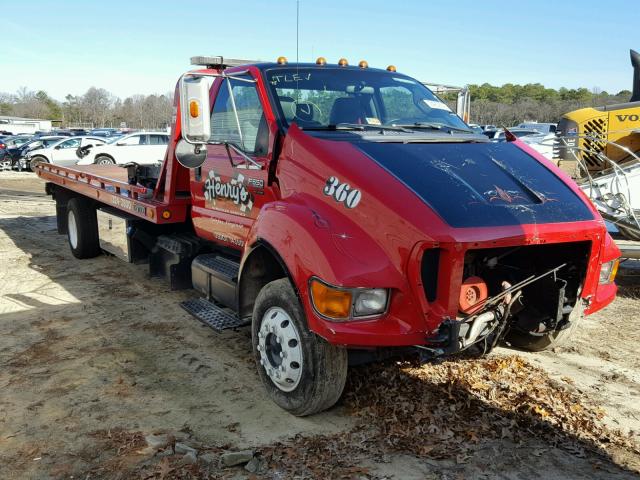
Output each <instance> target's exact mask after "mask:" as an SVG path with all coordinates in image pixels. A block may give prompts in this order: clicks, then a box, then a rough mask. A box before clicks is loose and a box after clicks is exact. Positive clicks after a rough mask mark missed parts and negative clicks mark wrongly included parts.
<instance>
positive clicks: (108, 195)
mask: <svg viewBox="0 0 640 480" xmlns="http://www.w3.org/2000/svg"><path fill="white" fill-rule="evenodd" d="M35 172H36V174H37V175H38V176H39V177H40V178H42V179H43V180H45V181H47V182H50V183H53V184H56V185H58V186H61V187H63V188H66V189H68V190H71V191H73V192H77V193H79V194H81V195H83V196H86V197H89V198H92V199H94V200H97V201H99V202H101V203H104V204H105V205H108V206H110V207H112V208H116V209H118V210H122V211H123V212H126V213H127V214H130V215H134V216H137V217H139V218H142V219H144V220H147V221H149V222H152V223H157V224H165V223H180V222H184V221H185V220H186V218H187V212H188V209H189V206H190V203H191V202H190V200H191V199H190V197H188V198H182V199H176V200H174V201H173V202H171V203H169V202H166V201H164V200H163V199H162V198H158V196H157V194H156V193H155V192H154V191H153V190H152V189H150V188H147V187H145V186H143V185H131V184H129V183H128V177H127V170H126V169H124V168H122V167H119V166H117V165H74V166H73V167H62V166H59V165H54V164H51V163H38V164H37V165H36V166H35Z"/></svg>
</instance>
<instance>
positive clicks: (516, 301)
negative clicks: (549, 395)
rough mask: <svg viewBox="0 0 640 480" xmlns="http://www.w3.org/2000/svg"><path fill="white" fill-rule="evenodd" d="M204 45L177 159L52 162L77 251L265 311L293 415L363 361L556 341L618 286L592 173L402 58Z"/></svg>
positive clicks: (255, 316)
mask: <svg viewBox="0 0 640 480" xmlns="http://www.w3.org/2000/svg"><path fill="white" fill-rule="evenodd" d="M192 63H193V64H195V65H199V66H202V67H204V68H199V69H196V70H193V71H190V72H187V73H185V74H184V75H183V76H182V77H181V78H180V80H179V82H178V84H177V86H176V95H175V101H174V112H175V116H174V121H173V127H172V134H171V140H170V144H169V147H168V149H167V153H166V157H165V160H164V162H163V163H162V165H161V167H160V168H158V169H154V168H152V167H144V166H140V165H136V164H130V165H126V166H124V168H122V167H118V166H106V167H105V166H99V165H90V166H85V167H80V166H76V167H73V168H70V167H69V168H65V167H59V166H55V165H51V164H45V163H39V164H37V165H36V167H35V170H36V173H37V175H38V176H39V177H40V178H42V179H43V180H44V181H45V182H46V191H47V192H48V193H49V194H51V195H52V196H53V198H54V199H55V202H56V212H57V226H58V231H59V233H61V234H67V236H68V240H69V245H70V248H71V251H72V253H73V254H74V255H75V256H76V257H77V258H81V259H85V258H91V257H94V256H97V255H99V254H100V253H101V252H102V251H106V252H110V253H112V254H114V255H116V256H119V257H122V258H123V259H125V260H127V261H129V262H134V263H148V264H149V271H150V275H151V276H152V277H165V278H167V279H168V283H169V285H170V288H172V289H183V288H193V289H195V290H196V291H197V292H200V295H199V297H198V298H194V299H192V300H188V301H186V302H184V303H183V305H182V306H183V307H184V308H185V309H186V310H187V311H189V312H190V313H191V314H193V315H194V316H195V317H197V318H198V319H200V320H201V321H202V322H204V323H206V324H207V325H209V326H211V327H213V328H214V329H216V330H224V329H229V328H233V329H235V328H240V327H242V326H245V325H246V326H250V328H251V332H252V346H253V354H254V356H255V360H256V363H257V367H258V372H259V375H260V377H261V379H262V381H263V383H264V386H265V388H266V391H267V392H268V394H269V396H270V397H271V398H272V399H273V400H274V401H275V402H276V403H277V404H278V405H280V406H281V407H282V408H284V409H286V410H288V411H289V412H291V413H292V414H294V415H310V414H313V413H316V412H319V411H322V410H324V409H327V408H329V407H331V406H332V405H333V404H334V403H335V402H336V401H337V400H338V399H339V397H340V395H341V392H342V390H343V387H344V384H345V380H346V375H347V366H348V364H349V363H350V362H352V363H353V362H359V361H363V360H368V359H375V358H380V357H382V356H384V355H385V354H389V353H391V354H393V353H396V352H398V351H399V350H404V349H411V350H413V351H416V350H417V351H419V352H421V354H422V355H423V356H424V357H427V358H433V357H438V356H443V355H452V354H456V353H458V352H461V351H463V350H474V351H477V352H479V353H486V352H488V351H490V350H491V349H492V348H493V347H495V346H496V345H497V344H498V343H500V342H505V343H507V344H509V345H512V346H516V347H519V348H526V349H530V350H544V349H546V348H549V347H551V346H553V345H556V344H558V343H559V342H567V341H570V332H571V331H572V330H573V329H575V328H576V326H577V325H579V320H580V318H581V317H582V315H583V314H590V313H593V312H595V311H597V310H599V309H601V308H603V307H604V306H606V305H607V304H608V303H610V302H611V301H612V300H613V299H614V297H615V294H616V285H615V283H614V277H615V274H616V270H617V265H618V257H619V254H620V252H619V250H618V249H617V247H616V246H615V244H614V243H613V241H612V240H611V237H610V236H609V235H608V234H607V232H606V229H605V226H604V222H603V220H602V218H601V217H600V215H599V214H598V213H597V211H596V210H595V208H594V207H593V205H592V204H591V202H590V201H589V200H588V198H587V197H586V196H585V194H584V193H583V192H582V191H580V189H578V188H577V186H576V185H575V183H573V181H572V180H571V179H570V178H569V177H567V176H566V175H565V174H564V173H563V172H562V171H560V170H559V169H558V168H557V167H556V166H554V165H553V164H552V163H551V162H549V161H547V160H546V159H544V158H543V157H541V156H540V155H539V154H537V153H536V152H535V151H534V150H532V149H530V148H529V147H527V146H526V145H524V144H523V143H521V142H520V141H518V140H517V139H516V138H515V137H514V136H509V138H508V140H509V141H508V142H505V143H501V144H495V143H490V142H488V141H487V139H486V137H484V136H483V135H476V134H474V133H473V132H472V131H470V130H469V129H468V127H467V125H466V124H465V123H464V122H463V121H462V120H461V119H460V118H459V117H458V116H457V115H456V114H455V113H453V112H452V111H451V110H450V109H449V108H448V107H447V106H446V105H445V104H444V103H443V102H441V101H440V100H439V99H438V98H437V97H436V96H435V95H434V94H433V93H432V92H431V91H430V90H429V89H427V88H426V87H425V86H424V85H422V84H421V83H420V82H418V81H416V80H414V79H412V78H411V77H408V76H406V75H403V74H400V73H398V72H397V71H396V69H395V67H393V66H389V67H388V68H387V69H386V70H385V69H374V68H369V67H368V65H367V64H366V62H364V61H361V62H360V63H359V64H358V65H357V66H349V65H348V62H347V61H346V60H344V59H341V60H340V61H339V62H338V64H333V65H331V64H328V63H327V62H326V60H325V59H324V58H319V59H318V60H317V62H316V63H300V64H288V62H287V61H286V59H285V58H282V57H281V58H279V59H278V61H277V62H274V63H255V62H246V61H236V60H228V59H224V58H222V57H195V58H193V59H192ZM194 296H195V295H194Z"/></svg>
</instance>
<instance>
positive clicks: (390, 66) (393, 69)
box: [387, 65, 396, 72]
mask: <svg viewBox="0 0 640 480" xmlns="http://www.w3.org/2000/svg"><path fill="white" fill-rule="evenodd" d="M387 71H389V72H395V71H396V66H395V65H389V66H388V67H387Z"/></svg>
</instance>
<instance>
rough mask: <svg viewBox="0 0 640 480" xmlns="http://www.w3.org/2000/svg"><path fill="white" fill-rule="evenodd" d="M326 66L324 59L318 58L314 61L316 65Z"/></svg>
mask: <svg viewBox="0 0 640 480" xmlns="http://www.w3.org/2000/svg"><path fill="white" fill-rule="evenodd" d="M326 64H327V59H326V58H324V57H318V59H317V60H316V65H326Z"/></svg>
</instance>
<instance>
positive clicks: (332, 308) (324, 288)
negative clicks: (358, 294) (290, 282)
mask: <svg viewBox="0 0 640 480" xmlns="http://www.w3.org/2000/svg"><path fill="white" fill-rule="evenodd" d="M311 300H312V301H313V306H314V307H315V309H316V310H317V311H318V313H319V314H321V315H324V316H325V317H329V318H334V319H346V318H349V315H350V313H351V305H352V302H353V297H352V294H351V292H350V291H349V290H341V289H338V288H334V287H330V286H329V285H326V284H324V283H322V282H321V281H319V280H316V279H313V280H311Z"/></svg>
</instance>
